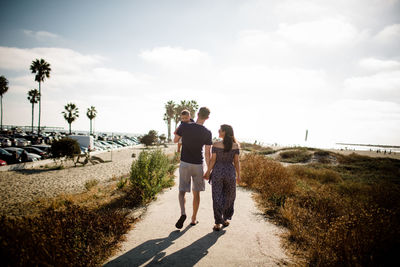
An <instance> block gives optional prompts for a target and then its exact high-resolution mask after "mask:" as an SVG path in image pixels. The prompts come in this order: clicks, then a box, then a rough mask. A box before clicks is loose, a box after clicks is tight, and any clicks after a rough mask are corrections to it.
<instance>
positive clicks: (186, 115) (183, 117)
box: [174, 109, 194, 153]
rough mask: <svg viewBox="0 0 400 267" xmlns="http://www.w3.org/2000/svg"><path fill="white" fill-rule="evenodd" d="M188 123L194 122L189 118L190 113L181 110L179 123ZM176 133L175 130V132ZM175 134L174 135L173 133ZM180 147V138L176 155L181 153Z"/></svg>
mask: <svg viewBox="0 0 400 267" xmlns="http://www.w3.org/2000/svg"><path fill="white" fill-rule="evenodd" d="M189 122H194V120H193V119H192V118H191V117H190V112H189V110H187V109H184V110H182V112H181V123H189ZM175 132H176V130H175ZM174 134H175V133H174ZM181 147H182V138H181V139H179V143H178V153H180V152H181Z"/></svg>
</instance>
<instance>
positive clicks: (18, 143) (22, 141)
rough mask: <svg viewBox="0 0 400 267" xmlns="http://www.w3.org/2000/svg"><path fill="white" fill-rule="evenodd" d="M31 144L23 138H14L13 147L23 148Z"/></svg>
mask: <svg viewBox="0 0 400 267" xmlns="http://www.w3.org/2000/svg"><path fill="white" fill-rule="evenodd" d="M30 144H31V142H30V141H28V140H26V139H23V138H15V146H17V147H24V146H28V145H30Z"/></svg>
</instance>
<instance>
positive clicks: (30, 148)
mask: <svg viewBox="0 0 400 267" xmlns="http://www.w3.org/2000/svg"><path fill="white" fill-rule="evenodd" d="M24 150H25V151H26V152H28V153H33V154H36V155H39V156H41V157H42V158H48V157H49V154H48V153H47V152H45V151H43V150H41V149H40V148H37V147H33V146H27V147H24Z"/></svg>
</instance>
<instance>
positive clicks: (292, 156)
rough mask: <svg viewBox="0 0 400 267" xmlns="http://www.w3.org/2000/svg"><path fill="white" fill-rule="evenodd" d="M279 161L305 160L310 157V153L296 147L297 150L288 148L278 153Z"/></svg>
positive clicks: (297, 161) (295, 161)
mask: <svg viewBox="0 0 400 267" xmlns="http://www.w3.org/2000/svg"><path fill="white" fill-rule="evenodd" d="M279 156H280V158H281V161H283V162H288V163H300V162H307V161H309V160H310V159H311V156H312V154H311V153H309V152H308V151H307V150H304V149H298V150H289V151H282V152H281V153H279Z"/></svg>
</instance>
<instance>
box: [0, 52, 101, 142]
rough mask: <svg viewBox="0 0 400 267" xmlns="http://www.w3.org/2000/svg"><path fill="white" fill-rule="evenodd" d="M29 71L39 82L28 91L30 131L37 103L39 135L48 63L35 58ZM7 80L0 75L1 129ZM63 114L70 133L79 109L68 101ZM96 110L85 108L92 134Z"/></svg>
mask: <svg viewBox="0 0 400 267" xmlns="http://www.w3.org/2000/svg"><path fill="white" fill-rule="evenodd" d="M29 70H30V71H31V73H33V74H35V78H34V80H35V82H38V84H39V90H38V89H36V88H35V89H31V90H29V91H28V97H27V99H28V101H29V103H31V104H32V133H33V128H34V127H33V121H34V109H35V104H39V116H38V117H39V118H38V127H37V134H38V136H39V135H40V131H41V127H40V122H41V121H40V120H41V112H42V110H41V106H42V105H41V102H42V90H41V89H42V83H43V82H44V81H45V79H46V78H47V79H49V78H50V72H51V68H50V63H48V62H46V61H45V60H44V59H43V58H41V59H35V60H34V61H32V64H31V65H30V67H29ZM8 89H9V88H8V80H7V79H6V77H5V76H3V75H2V76H0V97H1V98H0V103H1V122H0V130H1V131H2V130H3V95H4V94H5V93H6V92H7V91H8ZM61 114H62V115H63V116H64V119H65V120H66V121H67V122H68V125H69V134H71V124H72V123H73V122H74V121H75V120H76V119H77V118H78V117H79V109H78V107H77V106H76V105H75V104H74V103H68V104H67V105H65V106H64V111H63V112H61ZM96 115H97V111H96V108H95V107H94V106H91V107H90V108H88V109H87V112H86V116H87V117H88V118H89V120H90V134H93V130H92V120H93V119H94V118H95V117H96Z"/></svg>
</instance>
